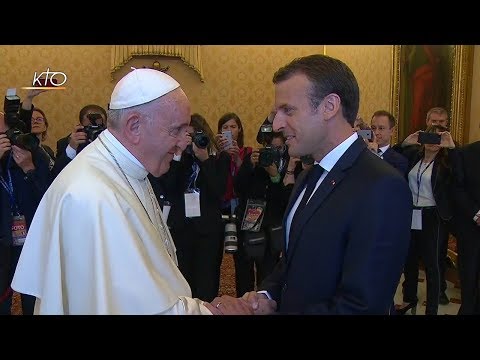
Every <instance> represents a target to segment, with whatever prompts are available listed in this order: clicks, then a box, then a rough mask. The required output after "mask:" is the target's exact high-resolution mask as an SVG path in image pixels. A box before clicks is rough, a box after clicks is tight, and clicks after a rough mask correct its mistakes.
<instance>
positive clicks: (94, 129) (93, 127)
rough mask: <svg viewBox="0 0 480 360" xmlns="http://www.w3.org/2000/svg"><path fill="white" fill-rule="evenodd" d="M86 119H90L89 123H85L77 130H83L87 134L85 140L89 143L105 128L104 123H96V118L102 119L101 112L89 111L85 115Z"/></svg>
mask: <svg viewBox="0 0 480 360" xmlns="http://www.w3.org/2000/svg"><path fill="white" fill-rule="evenodd" d="M87 118H88V120H90V125H86V126H84V127H83V129H80V130H78V131H83V132H84V133H85V134H87V142H88V143H91V142H92V141H93V140H95V139H96V138H97V137H98V135H100V133H101V132H102V131H103V130H105V129H106V127H105V125H103V124H97V120H99V119H103V118H102V115H101V114H98V113H91V114H88V115H87Z"/></svg>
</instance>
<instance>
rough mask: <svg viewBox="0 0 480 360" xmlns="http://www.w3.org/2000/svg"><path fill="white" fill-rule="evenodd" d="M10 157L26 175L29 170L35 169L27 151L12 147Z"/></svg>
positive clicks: (30, 154) (30, 155)
mask: <svg viewBox="0 0 480 360" xmlns="http://www.w3.org/2000/svg"><path fill="white" fill-rule="evenodd" d="M12 155H13V160H15V162H16V163H17V165H18V166H19V167H20V168H21V169H22V170H23V172H24V173H26V172H27V171H29V170H33V169H35V166H34V165H33V160H32V153H31V152H30V151H28V150H25V149H22V148H19V147H18V146H16V145H13V146H12Z"/></svg>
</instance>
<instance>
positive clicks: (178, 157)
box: [173, 154, 182, 161]
mask: <svg viewBox="0 0 480 360" xmlns="http://www.w3.org/2000/svg"><path fill="white" fill-rule="evenodd" d="M180 160H182V154H180V155H177V154H175V155H173V161H180Z"/></svg>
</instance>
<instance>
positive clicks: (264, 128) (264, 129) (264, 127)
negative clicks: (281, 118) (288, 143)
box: [260, 124, 273, 133]
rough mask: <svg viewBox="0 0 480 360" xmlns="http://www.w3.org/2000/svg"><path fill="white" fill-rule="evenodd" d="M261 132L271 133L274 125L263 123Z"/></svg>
mask: <svg viewBox="0 0 480 360" xmlns="http://www.w3.org/2000/svg"><path fill="white" fill-rule="evenodd" d="M260 132H262V133H271V132H273V127H272V125H268V124H266V125H262V126H261V127H260Z"/></svg>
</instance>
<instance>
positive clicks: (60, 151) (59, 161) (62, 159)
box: [50, 135, 72, 182]
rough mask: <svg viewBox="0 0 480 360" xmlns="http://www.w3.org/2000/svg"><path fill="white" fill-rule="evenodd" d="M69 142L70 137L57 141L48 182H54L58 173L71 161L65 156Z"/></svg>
mask: <svg viewBox="0 0 480 360" xmlns="http://www.w3.org/2000/svg"><path fill="white" fill-rule="evenodd" d="M69 142H70V135H67V136H65V137H64V138H61V139H60V140H58V141H57V155H56V159H55V165H53V168H52V170H51V171H50V182H52V181H53V180H55V178H56V177H57V175H58V174H60V171H62V170H63V168H65V166H67V165H68V164H69V163H70V161H72V159H70V158H69V157H68V156H67V153H66V151H65V150H66V149H67V146H68V143H69Z"/></svg>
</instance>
